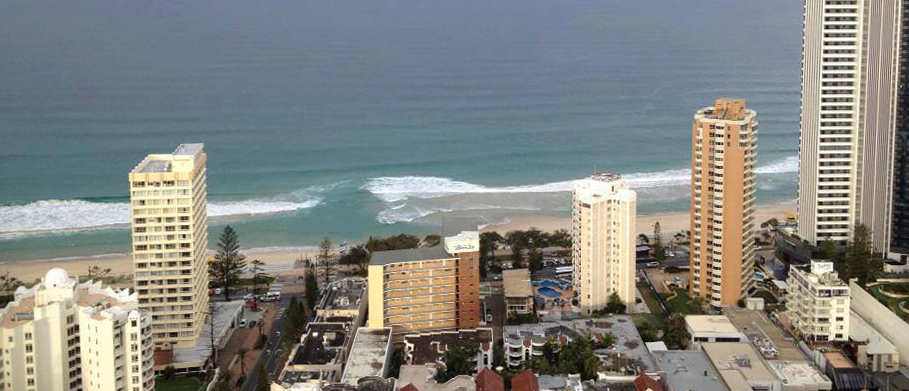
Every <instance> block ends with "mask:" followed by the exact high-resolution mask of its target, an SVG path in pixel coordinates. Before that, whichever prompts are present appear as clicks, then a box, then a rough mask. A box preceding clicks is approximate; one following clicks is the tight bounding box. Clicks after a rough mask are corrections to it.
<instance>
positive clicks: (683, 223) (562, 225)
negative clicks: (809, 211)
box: [483, 204, 796, 237]
mask: <svg viewBox="0 0 909 391" xmlns="http://www.w3.org/2000/svg"><path fill="white" fill-rule="evenodd" d="M795 209H796V205H795V204H778V205H758V206H757V209H756V210H755V212H754V217H755V221H757V222H758V223H762V222H764V221H767V220H769V219H770V218H772V217H776V218H777V219H779V220H781V221H782V220H784V219H785V218H786V215H787V214H790V213H791V214H794V213H795ZM656 222H659V223H660V228H661V229H662V231H663V236H664V237H669V236H672V235H674V234H675V233H677V232H681V231H687V230H688V212H676V213H658V214H651V215H639V216H637V231H638V233H643V234H647V235H650V234H652V233H653V225H654V224H655V223H656ZM570 225H571V218H569V217H551V216H516V217H512V218H510V219H509V221H508V222H507V223H503V224H493V225H489V226H487V227H484V228H483V231H484V232H485V231H497V232H499V233H502V234H504V233H505V232H508V231H514V230H522V229H528V228H530V227H536V228H538V229H540V230H541V231H555V230H557V229H569V227H570Z"/></svg>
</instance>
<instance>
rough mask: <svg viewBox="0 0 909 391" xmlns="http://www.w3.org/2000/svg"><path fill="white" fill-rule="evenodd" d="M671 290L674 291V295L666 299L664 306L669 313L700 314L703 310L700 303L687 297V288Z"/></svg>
mask: <svg viewBox="0 0 909 391" xmlns="http://www.w3.org/2000/svg"><path fill="white" fill-rule="evenodd" d="M672 291H673V292H675V297H673V298H672V299H669V300H666V307H669V312H670V313H673V314H683V315H689V314H702V313H703V312H704V311H703V309H702V308H701V305H700V303H698V302H697V301H695V300H692V299H691V298H690V297H688V291H687V290H685V289H682V288H675V289H673V290H672ZM667 297H668V296H667Z"/></svg>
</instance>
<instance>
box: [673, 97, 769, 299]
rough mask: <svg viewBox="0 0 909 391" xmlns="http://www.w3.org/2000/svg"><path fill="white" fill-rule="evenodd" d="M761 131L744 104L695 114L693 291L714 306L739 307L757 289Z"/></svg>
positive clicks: (720, 102) (727, 102)
mask: <svg viewBox="0 0 909 391" xmlns="http://www.w3.org/2000/svg"><path fill="white" fill-rule="evenodd" d="M757 128H758V123H757V115H756V113H755V112H754V111H753V110H749V109H746V108H745V101H744V100H742V99H717V101H716V105H715V106H714V107H707V108H704V109H701V110H698V112H697V114H695V115H694V124H693V125H692V143H691V144H692V145H691V147H692V148H691V155H692V159H691V210H690V219H691V254H690V263H691V264H690V266H691V268H690V272H689V273H690V274H691V275H690V278H689V292H690V294H691V295H692V296H698V297H701V298H703V299H705V300H706V301H708V302H709V303H710V304H711V305H713V306H715V307H719V306H724V305H736V304H737V302H738V300H739V299H740V298H741V297H743V295H744V294H746V293H747V292H748V289H750V288H751V287H752V285H753V282H752V275H753V273H754V271H753V269H754V261H753V259H754V252H753V251H754V249H753V245H754V225H755V222H754V207H755V206H754V190H755V176H754V164H755V158H756V155H757V149H756V141H757Z"/></svg>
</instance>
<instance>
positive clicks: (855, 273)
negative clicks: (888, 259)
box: [845, 224, 884, 287]
mask: <svg viewBox="0 0 909 391" xmlns="http://www.w3.org/2000/svg"><path fill="white" fill-rule="evenodd" d="M845 263H846V267H845V269H846V270H847V271H848V277H847V279H851V278H855V279H856V280H857V281H856V283H858V284H859V286H861V287H865V284H867V283H868V282H871V281H874V280H875V278H876V277H875V276H876V275H877V273H878V272H880V271H881V269H883V267H884V262H883V258H882V257H881V256H880V255H878V254H874V253H873V250H872V247H871V238H870V233H869V232H868V228H867V227H865V226H864V225H862V224H857V225H856V226H855V230H854V231H853V233H852V240H851V241H850V242H849V244H848V245H847V246H846V254H845Z"/></svg>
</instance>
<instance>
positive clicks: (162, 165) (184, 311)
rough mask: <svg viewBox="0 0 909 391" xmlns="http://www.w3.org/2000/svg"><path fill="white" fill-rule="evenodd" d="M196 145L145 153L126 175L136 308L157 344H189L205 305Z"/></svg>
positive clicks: (202, 188) (200, 158)
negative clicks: (148, 317)
mask: <svg viewBox="0 0 909 391" xmlns="http://www.w3.org/2000/svg"><path fill="white" fill-rule="evenodd" d="M202 147H203V146H202V144H181V145H180V146H178V147H177V149H176V150H175V151H174V152H173V153H172V154H161V155H148V156H147V157H146V158H145V159H144V160H142V162H141V163H139V165H137V166H136V168H134V169H133V170H132V172H130V173H129V183H130V205H131V206H130V213H131V219H132V254H133V269H134V278H133V282H134V285H135V289H136V292H137V293H138V294H139V308H140V309H142V310H143V311H146V312H148V313H150V314H151V315H152V331H153V337H154V342H155V347H157V348H168V347H182V346H195V342H196V337H198V335H199V332H200V331H201V328H202V325H203V323H204V321H205V312H206V309H207V306H208V294H207V292H208V265H207V264H206V262H205V249H206V248H207V247H208V231H207V229H208V214H207V213H206V205H205V198H206V197H205V194H206V185H205V153H204V152H203V150H202Z"/></svg>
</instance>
